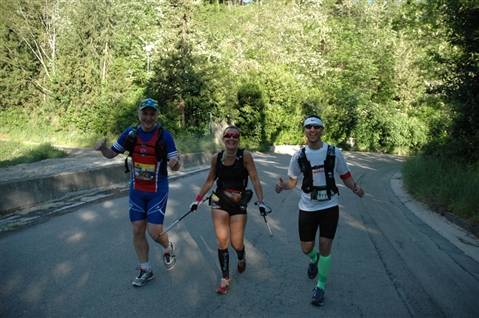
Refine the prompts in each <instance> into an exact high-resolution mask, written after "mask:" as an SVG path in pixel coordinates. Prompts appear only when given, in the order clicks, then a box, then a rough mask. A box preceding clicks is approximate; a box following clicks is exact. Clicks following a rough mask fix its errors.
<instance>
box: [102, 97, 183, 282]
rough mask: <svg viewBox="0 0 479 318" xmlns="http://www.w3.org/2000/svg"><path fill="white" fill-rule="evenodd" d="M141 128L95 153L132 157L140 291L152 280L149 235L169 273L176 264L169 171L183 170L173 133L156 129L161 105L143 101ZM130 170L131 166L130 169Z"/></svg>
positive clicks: (132, 213)
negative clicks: (166, 228) (166, 226)
mask: <svg viewBox="0 0 479 318" xmlns="http://www.w3.org/2000/svg"><path fill="white" fill-rule="evenodd" d="M138 118H139V120H140V126H138V127H136V128H128V129H126V130H125V131H124V132H123V133H122V134H121V136H120V137H119V138H118V140H117V141H116V143H115V144H113V146H111V147H110V148H108V147H107V146H106V142H107V139H104V140H102V141H99V142H97V143H96V144H95V150H98V151H101V153H102V154H103V156H104V157H106V158H110V159H111V158H114V157H116V156H117V155H118V154H120V153H124V152H125V151H129V153H130V155H131V183H130V221H131V224H132V226H133V243H134V246H135V251H136V254H137V256H138V260H139V261H140V274H139V275H138V276H137V277H135V278H134V279H133V281H132V284H133V286H136V287H140V286H143V285H145V284H146V282H147V281H149V280H151V279H153V271H152V270H151V265H150V262H149V258H148V254H149V245H148V240H147V237H146V232H148V234H149V235H150V236H151V237H152V238H153V239H155V241H156V242H157V243H159V244H160V245H161V246H163V261H164V263H165V266H166V268H167V269H168V270H170V269H172V268H173V267H174V266H175V264H176V257H175V254H174V250H173V243H171V242H170V241H169V239H168V235H167V234H166V233H165V234H163V235H161V236H159V234H160V233H161V232H162V231H163V220H164V218H165V211H166V203H167V201H168V188H169V185H168V171H167V170H168V169H167V167H169V168H170V169H171V170H173V171H177V170H178V169H179V168H180V154H179V153H178V151H177V149H176V146H175V142H174V140H173V137H172V136H171V133H170V132H169V131H168V130H165V129H163V127H161V125H157V124H156V121H157V119H158V102H157V101H155V100H153V99H150V98H148V99H144V100H142V101H141V102H140V105H139V107H138ZM127 168H128V166H127Z"/></svg>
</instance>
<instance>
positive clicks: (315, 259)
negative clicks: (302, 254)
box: [306, 247, 318, 263]
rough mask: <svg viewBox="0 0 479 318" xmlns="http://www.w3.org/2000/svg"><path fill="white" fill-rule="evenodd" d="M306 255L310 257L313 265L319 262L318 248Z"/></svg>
mask: <svg viewBox="0 0 479 318" xmlns="http://www.w3.org/2000/svg"><path fill="white" fill-rule="evenodd" d="M306 255H308V257H309V259H310V260H311V263H316V261H317V260H318V254H317V253H316V247H313V250H312V251H311V252H309V253H308V254H306Z"/></svg>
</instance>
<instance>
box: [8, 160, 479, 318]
mask: <svg viewBox="0 0 479 318" xmlns="http://www.w3.org/2000/svg"><path fill="white" fill-rule="evenodd" d="M346 158H347V159H348V162H349V164H350V167H351V169H352V172H353V175H354V176H355V179H356V180H357V181H358V183H359V184H360V185H361V186H362V187H363V188H364V189H365V190H366V196H365V198H363V199H359V198H357V196H355V195H354V194H353V193H352V192H350V191H349V190H348V189H347V188H345V187H344V186H342V185H341V184H340V183H339V185H340V193H341V197H340V224H339V228H338V233H337V237H336V239H335V241H334V243H333V250H332V257H333V258H332V267H331V272H330V275H329V278H328V282H327V284H326V299H325V305H324V306H323V307H319V308H318V307H314V306H312V305H310V304H309V300H310V298H311V290H312V288H313V287H314V286H315V283H316V282H315V281H314V280H310V279H308V278H307V275H306V270H307V264H308V259H307V257H305V256H304V255H303V254H302V253H301V250H300V245H299V238H298V233H297V214H298V213H297V202H298V198H299V191H300V189H299V187H297V188H296V189H294V190H292V191H285V192H283V193H281V194H279V195H278V194H276V193H274V184H275V183H276V182H277V180H278V178H279V177H283V178H284V177H286V172H287V165H288V163H289V160H290V156H288V155H276V154H255V160H256V165H257V168H258V171H259V173H260V178H261V181H262V184H263V187H264V192H265V197H266V200H267V202H268V205H270V206H271V207H272V209H273V212H272V213H271V214H270V215H269V216H268V222H269V225H270V226H271V230H272V233H273V235H274V236H273V238H271V237H270V236H269V232H268V229H267V227H266V225H265V223H264V220H263V218H262V217H261V216H260V215H259V212H258V210H257V208H255V207H254V206H253V205H250V207H249V209H248V215H249V220H248V225H247V230H246V242H245V243H246V253H247V269H246V271H245V272H244V273H243V274H238V273H236V272H235V265H236V262H235V260H234V257H233V258H232V264H231V273H232V278H231V279H232V287H231V289H230V291H229V292H228V294H227V295H217V294H215V292H214V289H215V287H216V285H217V284H218V282H219V279H220V270H219V265H218V261H217V249H216V238H215V235H214V230H213V225H212V222H211V217H210V215H209V211H208V207H207V206H201V207H200V209H199V211H198V212H197V213H192V214H190V215H189V216H188V217H187V218H185V219H183V220H182V221H181V222H180V223H178V224H177V225H176V226H175V227H174V228H173V229H172V230H171V231H170V232H169V235H170V238H171V240H172V241H173V242H174V243H175V245H176V254H177V257H178V263H177V265H176V267H175V268H174V269H173V270H172V271H166V269H165V268H164V267H163V266H162V263H161V262H162V261H161V252H162V251H161V247H159V246H155V245H153V243H152V246H151V259H150V261H151V262H152V264H153V270H154V273H155V279H153V280H152V281H150V282H149V283H148V284H147V285H145V286H144V287H141V288H134V287H133V286H131V280H132V279H133V277H134V276H135V275H137V271H136V270H135V268H136V267H137V266H138V265H137V260H136V255H135V253H134V250H133V246H132V238H131V228H130V227H131V226H130V223H129V220H128V212H127V207H128V200H127V198H126V197H125V196H124V195H126V191H125V192H124V195H121V193H120V194H118V193H117V194H115V195H112V196H110V197H103V198H102V199H99V200H98V201H94V202H91V203H89V204H86V205H83V206H81V207H77V208H70V209H68V210H66V211H63V212H62V213H58V215H56V214H55V213H52V214H50V217H48V216H46V217H45V220H44V222H41V223H39V224H37V225H35V226H32V227H26V228H24V229H22V230H19V231H14V232H11V233H9V234H4V235H2V236H1V238H0V243H1V244H0V255H1V263H2V266H1V269H0V279H1V284H2V289H1V291H0V308H1V309H0V316H2V317H31V316H37V317H65V316H69V317H126V316H140V315H141V316H145V317H158V316H160V317H162V316H174V317H193V316H194V317H224V316H228V317H292V316H293V317H296V316H310V315H311V316H313V315H314V316H316V315H323V316H329V317H346V316H347V317H452V316H455V317H475V316H476V315H477V312H479V305H478V304H477V295H479V265H478V263H477V262H476V261H475V260H474V257H472V256H471V255H467V254H466V253H465V252H463V251H462V250H461V249H460V248H459V247H458V246H457V245H455V244H453V243H451V242H450V240H448V239H446V238H445V237H444V236H443V235H440V234H439V233H438V232H437V231H436V230H435V229H434V228H433V227H431V226H430V225H428V223H427V222H426V221H424V220H423V219H422V218H420V217H418V216H417V215H416V214H415V213H414V211H411V209H410V208H409V207H408V206H407V205H405V204H404V201H402V200H400V199H399V198H398V196H397V194H396V193H395V192H394V190H393V188H392V186H391V180H394V176H395V175H396V173H397V172H398V171H399V169H400V167H401V163H402V158H401V157H397V156H388V155H380V154H367V153H346ZM206 173H207V172H206V171H200V172H196V173H192V174H188V175H185V176H182V177H181V178H177V179H173V180H172V181H171V191H170V198H169V208H168V211H167V217H166V221H165V225H166V226H167V225H169V224H171V223H172V222H173V221H174V220H176V219H178V218H179V217H180V216H181V215H183V214H184V213H186V212H187V209H188V206H189V204H190V201H192V200H193V199H194V197H195V196H196V194H197V192H198V190H199V188H200V187H201V185H202V183H203V181H204V179H205V177H206ZM53 215H56V216H53ZM150 242H151V240H150ZM473 247H474V246H473ZM230 252H232V254H234V253H233V251H232V249H231V248H230ZM471 253H472V254H474V255H477V253H478V250H477V247H476V249H472V250H471V252H469V254H471Z"/></svg>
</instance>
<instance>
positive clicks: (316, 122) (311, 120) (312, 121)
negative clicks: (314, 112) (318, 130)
mask: <svg viewBox="0 0 479 318" xmlns="http://www.w3.org/2000/svg"><path fill="white" fill-rule="evenodd" d="M306 125H319V126H321V127H324V125H323V121H322V120H321V119H319V118H316V117H309V118H306V120H305V121H304V124H303V127H304V126H306Z"/></svg>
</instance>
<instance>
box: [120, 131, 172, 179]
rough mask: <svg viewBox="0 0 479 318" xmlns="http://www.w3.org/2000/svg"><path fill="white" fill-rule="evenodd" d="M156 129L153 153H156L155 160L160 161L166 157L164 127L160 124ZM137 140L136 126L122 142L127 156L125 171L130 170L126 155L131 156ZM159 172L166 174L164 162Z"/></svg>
mask: <svg viewBox="0 0 479 318" xmlns="http://www.w3.org/2000/svg"><path fill="white" fill-rule="evenodd" d="M158 129H159V130H160V131H159V132H158V138H157V139H156V142H155V154H156V160H158V162H160V161H162V160H163V159H166V154H167V152H166V147H165V142H164V141H163V132H164V129H163V127H162V126H160V127H159V128H158ZM137 141H138V130H137V128H133V129H132V130H131V131H130V132H129V133H128V136H126V140H125V143H124V144H123V148H125V149H126V151H128V156H127V157H126V158H125V173H128V172H130V169H129V168H128V157H131V154H132V153H133V151H134V150H135V147H136V143H137ZM161 173H163V174H164V175H166V164H164V165H163V169H162V170H161Z"/></svg>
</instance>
